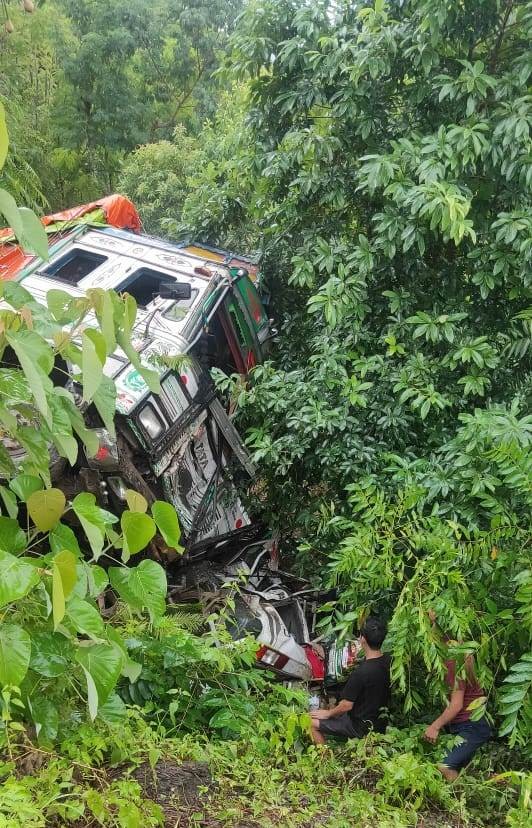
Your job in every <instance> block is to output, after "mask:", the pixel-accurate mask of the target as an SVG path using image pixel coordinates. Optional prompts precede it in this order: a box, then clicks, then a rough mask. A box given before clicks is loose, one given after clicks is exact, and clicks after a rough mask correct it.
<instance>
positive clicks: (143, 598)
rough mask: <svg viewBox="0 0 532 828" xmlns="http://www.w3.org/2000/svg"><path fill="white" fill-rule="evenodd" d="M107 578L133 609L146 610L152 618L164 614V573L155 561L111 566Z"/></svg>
mask: <svg viewBox="0 0 532 828" xmlns="http://www.w3.org/2000/svg"><path fill="white" fill-rule="evenodd" d="M109 579H110V581H111V586H112V587H113V589H115V590H116V591H117V592H118V594H119V595H120V597H121V598H122V600H123V601H125V602H126V603H127V604H129V606H130V607H131V608H132V609H133V610H136V611H137V612H142V611H143V610H147V611H148V613H149V615H150V618H151V619H152V620H154V619H155V618H158V617H160V616H161V615H163V614H164V611H165V608H166V603H165V598H166V587H167V585H166V574H165V571H164V569H163V568H162V566H160V565H159V564H158V563H156V562H155V561H142V562H141V563H140V564H139V565H138V566H136V567H131V568H127V567H111V568H110V569H109Z"/></svg>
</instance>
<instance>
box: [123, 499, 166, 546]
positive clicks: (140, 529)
mask: <svg viewBox="0 0 532 828" xmlns="http://www.w3.org/2000/svg"><path fill="white" fill-rule="evenodd" d="M120 525H121V527H122V532H123V533H124V552H125V553H126V555H134V554H136V553H137V552H140V551H141V549H145V547H146V546H147V545H148V544H149V542H150V541H151V539H152V538H153V536H154V535H155V532H156V531H157V527H156V526H155V522H154V520H153V519H152V518H151V517H150V516H149V515H144V514H142V512H130V511H128V510H127V509H126V511H125V512H122V517H121V519H120Z"/></svg>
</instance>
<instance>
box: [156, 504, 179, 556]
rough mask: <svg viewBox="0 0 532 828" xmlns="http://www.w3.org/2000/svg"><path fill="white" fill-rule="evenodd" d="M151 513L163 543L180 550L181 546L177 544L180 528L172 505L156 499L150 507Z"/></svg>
mask: <svg viewBox="0 0 532 828" xmlns="http://www.w3.org/2000/svg"><path fill="white" fill-rule="evenodd" d="M151 513H152V515H153V517H154V520H155V523H156V524H157V528H158V529H159V532H160V533H161V535H162V536H163V538H164V540H165V543H167V544H168V546H170V547H171V548H172V549H176V550H177V551H178V552H180V551H182V550H183V547H182V546H180V545H179V541H180V538H181V529H180V526H179V521H178V519H177V514H176V510H175V509H174V507H173V506H171V505H170V504H169V503H165V501H164V500H156V501H155V503H154V504H153V505H152V507H151Z"/></svg>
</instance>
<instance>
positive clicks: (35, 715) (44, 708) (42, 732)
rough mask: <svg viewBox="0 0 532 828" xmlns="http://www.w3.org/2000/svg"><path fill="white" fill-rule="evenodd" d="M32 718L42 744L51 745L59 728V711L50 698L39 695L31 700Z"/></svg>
mask: <svg viewBox="0 0 532 828" xmlns="http://www.w3.org/2000/svg"><path fill="white" fill-rule="evenodd" d="M29 707H30V710H31V718H32V719H33V723H34V725H35V732H36V734H37V739H38V741H39V744H41V745H51V744H52V742H53V741H54V739H55V737H56V736H57V731H58V730H59V712H58V710H57V707H56V706H55V705H54V704H52V702H51V701H50V699H47V698H45V697H44V696H37V697H36V698H32V699H31V700H30V701H29Z"/></svg>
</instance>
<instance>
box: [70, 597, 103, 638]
mask: <svg viewBox="0 0 532 828" xmlns="http://www.w3.org/2000/svg"><path fill="white" fill-rule="evenodd" d="M67 616H68V619H69V621H70V623H71V624H72V626H73V627H74V629H75V630H76V632H78V633H80V634H81V635H87V636H89V638H93V639H97V640H98V639H101V638H103V636H104V633H105V625H104V622H103V619H102V616H101V615H100V613H99V612H98V610H97V609H96V607H95V606H94V605H93V604H89V602H88V601H83V600H81V599H80V598H78V597H77V596H73V597H72V598H71V599H70V601H69V602H68V604H67Z"/></svg>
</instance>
